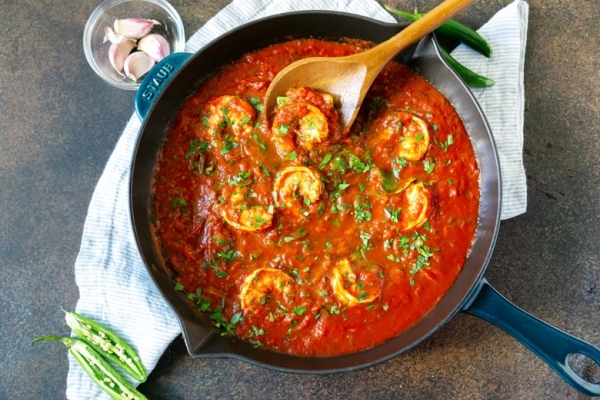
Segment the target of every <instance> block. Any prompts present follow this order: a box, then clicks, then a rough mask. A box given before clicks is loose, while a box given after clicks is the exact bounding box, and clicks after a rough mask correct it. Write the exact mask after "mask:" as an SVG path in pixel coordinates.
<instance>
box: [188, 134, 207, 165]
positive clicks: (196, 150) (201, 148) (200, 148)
mask: <svg viewBox="0 0 600 400" xmlns="http://www.w3.org/2000/svg"><path fill="white" fill-rule="evenodd" d="M209 146H210V144H209V143H208V142H201V141H199V140H198V139H192V140H191V141H190V147H189V150H188V152H187V153H186V154H185V159H186V160H189V159H190V158H192V157H193V156H195V155H198V154H200V153H201V152H205V151H206V150H208V147H209Z"/></svg>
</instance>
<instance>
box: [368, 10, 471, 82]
mask: <svg viewBox="0 0 600 400" xmlns="http://www.w3.org/2000/svg"><path fill="white" fill-rule="evenodd" d="M475 1H477V0H446V1H444V2H443V3H441V4H439V5H438V6H437V7H435V8H434V9H432V10H431V11H429V12H428V13H426V14H424V15H423V16H422V17H421V18H419V19H418V20H416V21H415V22H413V23H412V24H410V25H409V26H407V27H406V28H404V29H403V30H402V31H401V32H400V33H398V34H396V35H395V36H393V37H392V38H390V39H388V40H386V41H385V42H383V43H381V44H379V45H378V46H376V47H374V48H373V49H371V50H369V51H368V53H369V64H370V65H371V66H372V67H373V68H375V69H376V70H377V72H378V70H379V68H377V67H376V66H380V67H383V66H384V65H385V64H387V62H388V61H390V60H391V59H392V58H394V57H395V56H396V55H397V54H398V53H399V52H401V51H402V50H404V49H406V48H407V47H408V46H410V45H412V44H414V43H416V42H417V41H419V40H420V39H421V38H422V37H423V36H425V35H427V34H428V33H431V32H433V31H434V30H435V29H436V28H438V27H439V26H440V25H442V24H443V23H444V22H446V21H448V19H450V18H452V17H453V16H454V15H456V14H458V13H460V12H461V11H463V10H464V9H465V8H467V7H469V6H470V5H471V4H473V3H474V2H475ZM363 54H365V53H363Z"/></svg>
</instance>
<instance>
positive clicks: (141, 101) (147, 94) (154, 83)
mask: <svg viewBox="0 0 600 400" xmlns="http://www.w3.org/2000/svg"><path fill="white" fill-rule="evenodd" d="M191 56H192V55H191V54H190V53H173V54H170V55H168V56H167V57H165V58H163V59H162V60H160V61H159V62H158V63H157V64H156V65H155V66H154V67H153V68H152V69H151V70H150V72H148V74H146V77H145V78H144V80H143V81H142V83H141V84H140V87H139V88H138V91H137V92H136V94H135V111H136V112H137V115H138V117H140V119H141V120H143V119H144V118H146V115H148V111H150V108H151V107H152V104H154V101H155V100H156V99H157V98H158V95H159V94H160V91H161V90H162V89H163V88H164V87H165V85H166V83H167V82H168V81H169V80H171V78H173V75H175V73H176V72H177V71H178V70H179V68H181V66H182V65H183V64H185V62H186V61H187V60H188V59H189V58H190V57H191Z"/></svg>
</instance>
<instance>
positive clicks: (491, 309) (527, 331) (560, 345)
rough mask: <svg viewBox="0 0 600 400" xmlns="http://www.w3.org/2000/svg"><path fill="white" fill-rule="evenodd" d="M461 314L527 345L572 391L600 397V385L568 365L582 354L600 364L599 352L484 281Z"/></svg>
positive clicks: (594, 347)
mask: <svg viewBox="0 0 600 400" xmlns="http://www.w3.org/2000/svg"><path fill="white" fill-rule="evenodd" d="M465 304H466V305H465V306H463V311H466V312H468V313H469V314H473V315H476V316H478V317H480V318H482V319H484V320H486V321H488V322H490V323H492V324H494V325H496V326H497V327H498V328H500V329H502V330H504V331H505V332H506V333H508V334H509V335H511V336H512V337H514V338H515V339H517V340H518V341H519V342H521V343H522V344H524V345H525V346H527V348H529V350H531V351H533V352H534V353H535V354H536V355H537V356H538V357H540V358H541V359H542V360H544V362H546V364H548V365H549V366H550V367H551V368H552V369H553V370H554V371H556V372H557V373H558V375H560V376H561V378H563V379H564V380H565V381H567V382H568V383H569V384H570V385H571V386H573V387H574V388H575V389H577V390H579V391H580V392H582V393H585V394H587V395H589V396H600V383H591V382H588V381H586V380H585V379H583V378H581V377H580V376H579V375H577V373H575V371H573V369H572V368H571V367H570V366H569V362H568V360H569V356H570V355H571V354H583V355H585V356H588V357H589V358H591V359H592V360H594V361H595V362H596V363H597V364H600V349H598V348H597V347H596V346H593V345H591V344H589V343H587V342H584V341H583V340H580V339H577V338H575V337H573V336H571V335H569V334H567V333H565V332H563V331H561V330H559V329H557V328H555V327H553V326H551V325H549V324H547V323H545V322H543V321H541V320H539V319H537V318H536V317H534V316H533V315H531V314H528V313H526V312H525V311H523V310H521V309H520V308H519V307H517V306H515V305H514V304H512V303H511V302H510V301H508V300H507V299H506V298H504V297H503V296H502V295H501V294H500V293H498V292H497V291H496V290H495V289H494V288H493V287H492V286H491V285H490V284H489V283H488V282H487V281H486V280H485V279H482V281H481V282H480V284H479V288H475V290H474V292H473V294H471V295H470V297H469V299H467V302H466V303H465Z"/></svg>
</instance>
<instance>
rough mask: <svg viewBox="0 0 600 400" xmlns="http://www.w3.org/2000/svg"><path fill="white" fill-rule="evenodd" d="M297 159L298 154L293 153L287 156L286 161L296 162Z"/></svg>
mask: <svg viewBox="0 0 600 400" xmlns="http://www.w3.org/2000/svg"><path fill="white" fill-rule="evenodd" d="M296 157H297V154H296V152H295V151H292V152H291V153H288V155H287V156H285V158H286V159H288V160H290V161H294V160H295V159H296Z"/></svg>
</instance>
